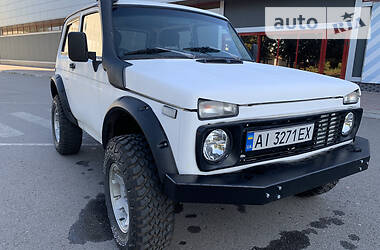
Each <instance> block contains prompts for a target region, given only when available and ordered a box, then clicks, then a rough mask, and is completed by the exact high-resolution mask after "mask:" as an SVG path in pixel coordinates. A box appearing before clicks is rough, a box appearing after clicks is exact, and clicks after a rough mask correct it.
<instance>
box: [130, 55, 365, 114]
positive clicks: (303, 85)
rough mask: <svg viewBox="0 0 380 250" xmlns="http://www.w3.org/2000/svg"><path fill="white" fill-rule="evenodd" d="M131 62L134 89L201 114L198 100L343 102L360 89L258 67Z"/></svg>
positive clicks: (287, 70) (281, 69)
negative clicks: (331, 100) (195, 110)
mask: <svg viewBox="0 0 380 250" xmlns="http://www.w3.org/2000/svg"><path fill="white" fill-rule="evenodd" d="M129 62H130V63H132V64H133V66H131V67H128V68H127V69H126V76H127V84H128V88H129V89H131V90H133V91H136V92H138V93H142V94H144V95H146V96H150V97H153V98H155V99H157V100H162V101H164V102H167V103H171V104H175V105H177V106H179V107H182V108H187V109H196V108H197V103H198V99H199V98H203V99H209V100H216V101H223V102H228V103H234V104H240V105H246V104H257V103H268V102H286V101H295V100H308V99H317V98H328V97H343V96H344V95H347V94H349V93H351V92H353V91H355V90H356V89H358V86H357V85H356V84H354V83H351V82H348V81H344V80H341V79H337V78H331V77H328V76H324V75H320V74H315V73H311V72H306V71H301V70H295V69H291V68H285V67H278V66H273V65H266V64H259V63H253V62H244V63H243V64H211V63H209V64H208V63H199V62H197V61H196V60H189V59H178V60H172V59H159V60H158V59H154V60H132V61H129ZM142 82H144V84H141V83H142ZM163 90H164V91H163Z"/></svg>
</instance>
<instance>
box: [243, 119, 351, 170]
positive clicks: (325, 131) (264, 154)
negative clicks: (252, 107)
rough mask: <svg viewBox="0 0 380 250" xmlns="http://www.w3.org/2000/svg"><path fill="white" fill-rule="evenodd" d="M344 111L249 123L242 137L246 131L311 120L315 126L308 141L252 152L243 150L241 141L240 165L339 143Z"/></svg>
mask: <svg viewBox="0 0 380 250" xmlns="http://www.w3.org/2000/svg"><path fill="white" fill-rule="evenodd" d="M346 113H347V112H335V113H329V114H322V115H315V116H309V117H303V118H302V119H300V118H294V119H286V120H280V121H271V122H268V123H261V124H250V126H249V127H248V128H247V129H245V131H244V133H243V136H244V138H245V137H246V135H247V132H248V131H260V130H265V129H275V128H281V127H288V126H296V125H300V124H308V123H312V122H314V124H315V126H314V133H313V139H312V140H311V141H309V142H304V143H299V144H294V145H288V146H282V147H277V148H272V149H265V150H260V151H253V152H245V144H244V143H242V144H243V145H242V150H241V155H240V165H243V164H248V163H256V162H261V161H267V160H272V159H278V158H282V157H288V156H293V155H298V154H303V153H308V152H311V151H314V150H317V149H322V148H325V147H329V146H332V145H334V144H337V143H340V142H342V141H343V140H342V138H341V133H340V132H341V131H342V126H343V122H344V117H345V115H346ZM347 139H349V138H347ZM347 139H346V140H347ZM243 141H245V140H243Z"/></svg>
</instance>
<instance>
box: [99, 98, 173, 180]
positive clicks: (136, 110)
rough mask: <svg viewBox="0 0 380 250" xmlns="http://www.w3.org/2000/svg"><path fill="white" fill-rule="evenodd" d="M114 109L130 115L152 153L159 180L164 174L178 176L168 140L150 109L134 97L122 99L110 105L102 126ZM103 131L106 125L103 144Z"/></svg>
mask: <svg viewBox="0 0 380 250" xmlns="http://www.w3.org/2000/svg"><path fill="white" fill-rule="evenodd" d="M116 109H118V110H120V109H123V110H124V111H125V112H127V113H128V114H130V116H131V117H132V118H133V119H134V120H135V121H136V123H137V124H138V126H139V127H140V129H141V131H142V132H143V134H144V136H145V138H146V140H147V141H148V144H149V146H150V149H151V151H152V154H153V158H154V160H155V163H156V165H157V168H158V172H159V175H160V178H161V179H162V178H163V177H164V176H165V175H166V174H178V170H177V166H176V163H175V160H174V156H173V152H172V149H171V146H170V143H169V140H168V138H167V136H166V133H165V131H164V129H163V127H162V125H161V123H160V121H159V120H158V118H157V116H156V115H155V113H154V112H153V110H152V108H151V107H150V106H149V105H148V104H147V103H145V102H143V101H141V100H139V99H136V98H134V97H131V96H126V97H122V98H120V99H118V100H117V101H115V102H114V103H113V104H112V105H111V107H110V109H109V111H108V112H107V115H106V118H105V121H104V124H106V122H107V117H109V116H110V115H111V114H112V111H113V110H116ZM105 129H107V126H106V125H104V126H103V138H102V139H103V143H104V142H106V140H107V138H106V135H107V131H105Z"/></svg>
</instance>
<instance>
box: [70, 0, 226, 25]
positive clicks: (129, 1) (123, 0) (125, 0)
mask: <svg viewBox="0 0 380 250" xmlns="http://www.w3.org/2000/svg"><path fill="white" fill-rule="evenodd" d="M114 5H140V6H152V7H162V8H172V9H178V10H186V11H192V12H197V13H201V14H206V15H210V16H215V17H218V18H222V19H225V20H227V18H226V17H225V16H222V15H220V14H217V13H214V12H211V11H207V10H202V9H198V8H193V7H188V6H184V5H179V4H169V3H163V2H153V1H141V0H139V1H137V0H135V1H133V0H118V1H116V2H115V3H114ZM97 6H98V4H91V5H89V6H87V7H85V8H82V9H80V10H78V11H75V12H74V13H72V14H71V15H69V16H68V17H67V18H66V20H67V19H69V18H70V17H72V16H73V15H75V14H78V13H80V12H82V11H84V10H87V9H90V8H94V7H97ZM66 20H65V21H66Z"/></svg>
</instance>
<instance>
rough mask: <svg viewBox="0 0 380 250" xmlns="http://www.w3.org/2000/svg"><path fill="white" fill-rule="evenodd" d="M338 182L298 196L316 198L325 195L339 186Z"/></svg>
mask: <svg viewBox="0 0 380 250" xmlns="http://www.w3.org/2000/svg"><path fill="white" fill-rule="evenodd" d="M338 182H339V181H334V182H330V183H328V184H326V185H323V186H320V187H317V188H314V189H311V190H309V191H306V192H303V193H300V194H297V196H299V197H312V196H316V195H321V194H325V193H327V192H329V191H331V190H332V189H333V188H334V187H335V186H336V185H337V184H338Z"/></svg>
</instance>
